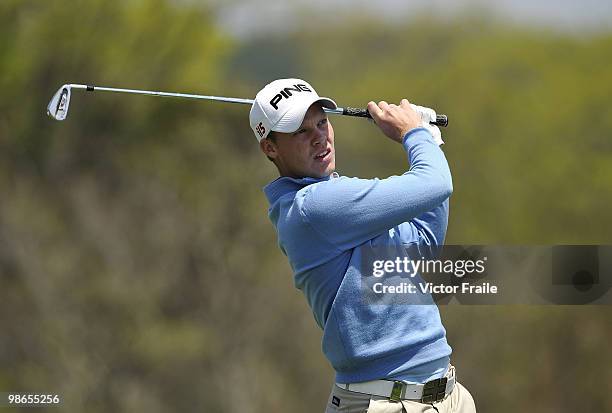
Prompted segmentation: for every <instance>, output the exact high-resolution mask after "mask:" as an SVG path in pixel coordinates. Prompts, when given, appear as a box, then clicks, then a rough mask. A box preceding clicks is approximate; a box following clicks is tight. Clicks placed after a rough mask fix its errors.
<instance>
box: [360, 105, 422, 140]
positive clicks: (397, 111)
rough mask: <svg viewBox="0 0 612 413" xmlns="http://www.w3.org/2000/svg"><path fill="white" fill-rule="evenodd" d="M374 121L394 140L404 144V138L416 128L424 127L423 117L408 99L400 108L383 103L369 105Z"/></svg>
mask: <svg viewBox="0 0 612 413" xmlns="http://www.w3.org/2000/svg"><path fill="white" fill-rule="evenodd" d="M368 111H369V112H370V115H372V119H374V122H376V124H377V125H378V127H379V128H380V130H382V131H383V133H384V134H385V135H387V136H388V137H389V138H391V139H392V140H394V141H396V142H399V143H402V140H403V139H404V136H406V134H407V133H408V132H409V131H411V130H412V129H414V128H418V127H421V126H422V120H421V116H420V115H419V114H418V113H417V112H416V111H415V110H414V109H413V108H412V107H411V106H410V102H408V100H407V99H402V101H401V103H400V105H399V106H397V105H394V104H388V103H387V102H385V101H381V102H379V103H378V105H377V104H376V103H374V102H369V103H368Z"/></svg>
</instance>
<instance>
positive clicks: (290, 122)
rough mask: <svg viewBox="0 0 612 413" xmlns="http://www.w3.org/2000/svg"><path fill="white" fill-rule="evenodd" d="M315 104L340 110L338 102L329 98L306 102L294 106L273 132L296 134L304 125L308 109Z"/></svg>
mask: <svg viewBox="0 0 612 413" xmlns="http://www.w3.org/2000/svg"><path fill="white" fill-rule="evenodd" d="M315 103H320V104H321V106H323V107H324V108H328V109H337V108H338V105H336V102H334V101H333V100H331V99H329V98H322V97H316V98H314V99H312V101H311V102H308V101H306V102H304V104H301V105H295V106H293V107H292V108H291V109H289V110H288V111H287V112H286V113H285V114H284V115H283V117H282V118H281V119H280V120H279V121H278V123H277V124H276V125H274V127H273V128H272V130H273V131H275V132H282V133H292V132H295V131H296V130H298V128H299V127H300V126H301V125H302V122H303V121H304V117H305V116H306V112H308V109H310V107H311V106H312V105H313V104H315Z"/></svg>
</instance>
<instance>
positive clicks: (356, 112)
mask: <svg viewBox="0 0 612 413" xmlns="http://www.w3.org/2000/svg"><path fill="white" fill-rule="evenodd" d="M342 114H343V115H345V116H357V117H359V118H370V119H372V116H371V115H370V112H368V110H367V109H362V108H344V109H343V110H342ZM429 123H430V124H432V125H436V126H440V127H446V126H448V116H446V115H436V121H435V122H429Z"/></svg>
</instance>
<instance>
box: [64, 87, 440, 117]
mask: <svg viewBox="0 0 612 413" xmlns="http://www.w3.org/2000/svg"><path fill="white" fill-rule="evenodd" d="M70 87H71V88H73V89H83V90H86V91H89V92H94V91H100V92H116V93H131V94H136V95H149V96H162V97H171V98H183V99H201V100H213V101H217V102H227V103H241V104H244V105H252V104H253V100H252V99H242V98H230V97H225V96H208V95H194V94H189V93H173V92H158V91H153V90H140V89H121V88H115V87H103V86H93V85H80V84H74V83H72V84H70ZM323 110H325V112H326V113H332V114H336V115H345V116H357V117H362V118H372V116H370V113H369V112H368V111H367V110H366V109H360V108H337V109H328V108H323ZM430 123H431V124H432V125H438V126H446V125H447V124H448V118H447V116H446V115H437V119H436V121H435V122H430Z"/></svg>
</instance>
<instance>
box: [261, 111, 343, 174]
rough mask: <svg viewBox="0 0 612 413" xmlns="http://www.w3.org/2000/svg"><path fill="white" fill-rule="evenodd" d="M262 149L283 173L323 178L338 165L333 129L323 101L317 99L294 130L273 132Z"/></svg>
mask: <svg viewBox="0 0 612 413" xmlns="http://www.w3.org/2000/svg"><path fill="white" fill-rule="evenodd" d="M274 135H275V137H276V138H275V139H274V140H272V139H262V141H261V142H260V147H261V150H262V151H263V152H264V153H265V154H266V156H268V157H269V158H272V159H273V160H274V163H275V164H276V166H277V168H278V171H279V173H280V175H281V176H290V177H293V178H303V177H312V178H323V177H325V176H328V175H329V174H331V173H332V172H334V170H335V169H336V153H335V150H334V129H333V128H332V125H331V123H329V121H328V120H327V114H326V113H325V112H324V111H323V108H322V107H321V105H320V104H318V103H314V104H313V105H312V106H310V108H309V109H308V111H307V112H306V116H305V117H304V121H303V122H302V125H301V126H300V127H299V128H298V130H297V131H295V132H293V133H281V132H274Z"/></svg>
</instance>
